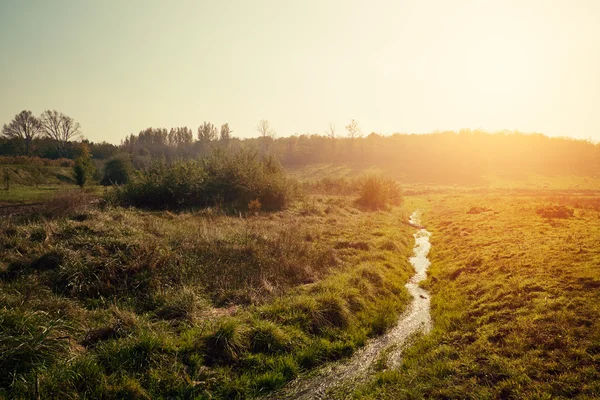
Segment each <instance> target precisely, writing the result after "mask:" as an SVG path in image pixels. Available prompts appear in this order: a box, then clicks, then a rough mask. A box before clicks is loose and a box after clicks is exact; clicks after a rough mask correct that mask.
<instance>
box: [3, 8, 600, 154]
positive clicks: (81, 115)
mask: <svg viewBox="0 0 600 400" xmlns="http://www.w3.org/2000/svg"><path fill="white" fill-rule="evenodd" d="M599 17H600V2H598V1H584V0H581V1H466V0H463V1H368V2H367V1H358V0H350V1H304V2H282V1H252V2H247V1H222V2H197V1H174V2H168V3H167V2H161V1H128V2H118V1H103V2H96V3H91V2H85V3H83V4H82V3H80V2H76V1H59V2H52V3H50V2H42V1H23V2H11V1H6V0H0V53H1V54H2V55H3V57H2V61H1V62H0V88H2V90H1V92H0V123H7V122H8V121H10V119H11V118H12V117H13V116H14V115H15V114H16V113H18V112H19V111H21V110H23V109H31V110H32V111H33V112H34V113H36V114H39V113H40V112H41V111H43V110H45V109H58V110H61V111H63V112H65V113H66V114H68V115H71V116H72V117H73V118H75V119H76V120H77V121H79V122H80V123H81V125H82V128H83V132H84V135H85V136H86V137H88V138H89V139H90V140H93V141H102V140H107V141H110V142H113V143H117V142H118V141H119V140H120V139H121V138H123V137H124V136H125V135H127V134H129V133H137V132H139V131H140V130H142V129H144V128H146V127H148V126H154V127H171V126H183V125H187V126H189V127H192V128H195V127H197V126H198V125H199V124H201V123H202V122H203V121H205V120H206V121H211V122H213V123H215V124H221V123H224V122H229V124H230V126H231V127H232V129H233V130H234V135H236V136H242V137H247V136H255V135H256V134H257V133H256V132H255V131H254V127H255V125H256V122H257V121H258V120H260V119H268V120H269V121H270V122H271V125H272V126H273V127H274V129H275V130H276V131H277V134H278V135H279V136H287V135H291V134H294V133H305V132H310V133H323V132H324V131H325V129H326V128H327V126H328V124H329V123H334V124H335V125H336V126H337V127H338V130H339V131H342V130H343V127H344V126H345V125H347V123H348V122H349V121H350V120H351V119H353V118H354V119H356V120H357V121H359V124H360V126H361V128H362V130H363V131H364V132H365V133H369V132H371V131H375V132H379V133H383V134H390V133H394V132H417V133H420V132H432V131H434V130H447V129H450V130H458V129H460V128H481V129H486V130H489V131H494V130H501V129H511V130H512V129H517V130H520V131H525V132H541V133H545V134H548V135H565V136H572V137H579V138H591V139H593V140H600V112H599V110H600V94H599V93H600V80H599V78H598V71H600V24H598V23H597V22H598V20H599Z"/></svg>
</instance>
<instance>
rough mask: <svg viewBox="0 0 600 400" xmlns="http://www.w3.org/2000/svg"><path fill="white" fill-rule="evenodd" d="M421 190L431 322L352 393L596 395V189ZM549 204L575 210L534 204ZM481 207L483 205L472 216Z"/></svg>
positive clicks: (599, 250)
mask: <svg viewBox="0 0 600 400" xmlns="http://www.w3.org/2000/svg"><path fill="white" fill-rule="evenodd" d="M424 199H425V200H427V201H426V202H423V203H422V204H426V205H427V210H426V212H425V214H424V218H425V220H424V223H425V225H426V226H427V227H428V229H429V230H430V231H432V233H433V235H432V239H431V240H432V246H433V247H432V251H431V254H430V258H431V260H432V263H433V264H432V266H431V268H430V277H429V279H428V280H427V281H426V282H425V283H424V286H425V287H427V288H428V289H429V290H430V291H431V293H432V317H433V320H434V329H433V331H432V332H431V333H430V334H429V335H427V336H426V337H422V338H420V339H418V340H417V341H416V343H415V345H414V346H412V347H411V348H409V349H407V350H406V352H405V355H404V358H403V364H402V366H401V367H400V368H399V369H398V370H391V371H384V372H381V373H379V374H377V375H376V376H375V377H374V379H373V381H372V382H371V383H369V384H367V385H364V386H363V387H361V388H359V389H358V390H357V391H356V392H355V394H354V396H355V397H356V398H382V399H390V398H394V399H417V398H440V399H441V398H444V399H447V398H472V399H492V398H515V399H516V398H536V399H544V398H598V397H599V396H600V372H599V371H600V369H599V368H598V366H599V365H600V334H599V332H600V322H599V321H600V308H599V307H598V304H600V291H599V290H598V289H599V288H600V247H599V245H598V243H600V203H599V197H598V193H597V192H596V193H595V195H594V194H592V195H588V196H581V195H578V194H577V193H574V194H572V195H570V196H569V195H565V194H564V193H563V194H562V195H561V196H534V197H531V196H510V195H503V194H501V193H499V192H496V193H491V192H490V193H488V194H465V193H459V192H456V193H454V194H452V193H448V194H445V195H430V196H428V197H427V196H424ZM408 203H409V204H410V200H409V201H408ZM548 205H564V206H566V207H569V208H572V209H573V210H574V216H573V217H571V218H566V219H550V218H544V217H541V216H540V215H538V214H537V213H536V210H537V209H538V208H540V207H546V206H548ZM476 207H479V208H486V209H489V211H483V212H479V213H469V211H470V210H471V209H473V208H476ZM479 211H481V210H479Z"/></svg>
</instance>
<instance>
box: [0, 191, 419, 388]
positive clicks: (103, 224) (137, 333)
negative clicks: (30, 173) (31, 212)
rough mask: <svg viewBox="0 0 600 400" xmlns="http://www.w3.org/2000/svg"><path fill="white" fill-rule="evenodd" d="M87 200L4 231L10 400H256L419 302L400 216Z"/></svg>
mask: <svg viewBox="0 0 600 400" xmlns="http://www.w3.org/2000/svg"><path fill="white" fill-rule="evenodd" d="M81 204H83V205H84V206H82V207H73V206H70V207H73V211H72V212H65V211H64V210H62V212H61V215H63V216H61V217H60V218H58V217H51V216H50V217H48V216H46V217H41V216H38V217H35V218H31V217H29V218H23V217H20V218H12V219H10V220H9V219H3V220H2V222H1V223H0V243H1V246H2V249H1V251H0V304H1V308H0V397H2V396H6V397H10V398H34V397H36V396H38V397H40V398H45V399H47V398H61V399H64V398H167V397H183V398H196V397H199V398H244V397H249V396H257V395H260V394H262V393H265V392H268V391H269V390H272V389H274V388H277V387H279V386H281V385H283V384H284V383H285V382H286V381H288V380H290V379H292V378H293V377H295V376H296V375H297V374H299V373H301V372H302V371H307V370H310V369H311V368H314V367H315V366H317V365H319V364H321V363H323V362H326V361H328V360H335V359H339V358H342V357H345V356H348V355H350V354H351V353H352V352H353V350H354V349H356V348H357V347H358V346H360V345H362V344H363V343H364V342H365V340H366V339H367V338H368V337H370V336H373V335H377V334H380V333H382V332H383V331H384V330H385V329H387V328H388V327H389V326H391V325H392V324H393V323H394V322H395V320H396V317H397V316H398V315H399V314H400V313H401V312H402V310H403V309H404V308H405V306H406V304H407V303H408V300H409V298H408V294H407V292H406V289H405V288H404V283H405V282H406V280H407V279H408V277H409V275H410V274H411V268H410V266H409V264H408V262H407V261H406V257H407V255H408V253H409V252H410V247H411V245H412V240H411V239H412V238H411V233H412V228H410V227H408V226H406V225H404V224H402V221H404V220H405V219H406V216H405V215H404V214H403V212H402V210H400V209H395V210H392V211H389V212H377V213H366V212H362V211H360V210H358V209H356V208H355V207H354V205H353V202H352V200H351V199H348V198H344V197H332V196H314V197H309V198H307V199H306V200H305V201H304V202H302V203H300V204H298V205H296V206H295V207H293V208H292V209H290V210H287V211H283V212H278V213H273V214H269V215H257V216H249V217H246V218H240V217H231V216H226V215H222V214H220V213H218V212H216V211H211V210H205V211H200V212H191V213H180V214H173V213H169V212H142V211H137V210H134V209H122V208H112V209H107V210H103V211H102V210H98V209H93V208H86V207H85V205H86V204H88V202H85V201H82V202H81Z"/></svg>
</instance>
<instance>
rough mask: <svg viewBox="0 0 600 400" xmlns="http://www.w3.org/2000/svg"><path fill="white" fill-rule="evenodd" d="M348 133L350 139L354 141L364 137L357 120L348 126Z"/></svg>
mask: <svg viewBox="0 0 600 400" xmlns="http://www.w3.org/2000/svg"><path fill="white" fill-rule="evenodd" d="M346 131H347V132H348V137H349V138H350V139H351V140H352V141H354V140H355V139H358V138H361V137H362V135H363V134H362V131H361V130H360V127H359V126H358V122H356V121H355V120H352V122H350V123H349V124H348V125H347V126H346Z"/></svg>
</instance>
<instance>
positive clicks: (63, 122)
mask: <svg viewBox="0 0 600 400" xmlns="http://www.w3.org/2000/svg"><path fill="white" fill-rule="evenodd" d="M40 120H41V124H42V129H43V130H44V133H45V134H46V136H48V137H49V138H50V139H53V140H54V141H55V142H56V147H57V149H58V153H59V154H60V155H61V156H62V157H64V156H65V155H66V153H67V145H68V143H69V141H70V140H72V139H77V138H79V137H80V136H81V131H80V128H81V126H80V125H79V122H75V120H74V119H73V118H71V117H69V116H68V115H65V114H63V113H61V112H58V111H56V110H52V111H50V110H46V111H44V112H43V113H42V116H41V117H40Z"/></svg>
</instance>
